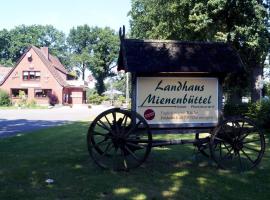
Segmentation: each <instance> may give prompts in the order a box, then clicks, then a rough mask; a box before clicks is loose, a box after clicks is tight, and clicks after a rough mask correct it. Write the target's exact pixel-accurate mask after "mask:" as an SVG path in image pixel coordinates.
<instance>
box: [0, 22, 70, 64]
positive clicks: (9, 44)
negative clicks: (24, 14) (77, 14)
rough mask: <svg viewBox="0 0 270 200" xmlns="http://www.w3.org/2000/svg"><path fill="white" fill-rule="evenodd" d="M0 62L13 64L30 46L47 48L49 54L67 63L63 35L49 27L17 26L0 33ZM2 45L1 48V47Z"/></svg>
mask: <svg viewBox="0 0 270 200" xmlns="http://www.w3.org/2000/svg"><path fill="white" fill-rule="evenodd" d="M0 44H1V45H0V46H1V47H0V61H1V62H2V63H3V64H14V63H15V62H16V61H17V60H18V59H19V58H20V57H21V55H22V54H23V53H24V51H25V50H26V49H27V48H28V47H29V46H30V45H35V46H37V47H42V46H47V47H49V49H50V53H52V54H54V55H57V57H59V58H60V60H61V61H62V62H63V61H64V63H67V62H66V61H67V55H66V44H65V35H64V33H63V32H61V31H59V30H57V29H55V28H54V27H53V26H51V25H46V26H42V25H31V26H25V25H21V26H17V27H15V28H14V29H11V30H10V31H7V30H5V29H3V30H1V31H0ZM2 45H3V46H2Z"/></svg>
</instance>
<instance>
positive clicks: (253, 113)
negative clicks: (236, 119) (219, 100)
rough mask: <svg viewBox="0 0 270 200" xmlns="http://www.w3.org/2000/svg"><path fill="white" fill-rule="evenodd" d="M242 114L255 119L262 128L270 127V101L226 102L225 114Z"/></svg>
mask: <svg viewBox="0 0 270 200" xmlns="http://www.w3.org/2000/svg"><path fill="white" fill-rule="evenodd" d="M233 115H242V116H247V117H249V118H251V119H253V120H254V121H255V122H256V123H257V125H259V126H260V127H262V128H267V129H269V128H270V101H269V100H262V101H260V102H257V103H242V104H226V105H225V106H224V116H225V117H228V116H233Z"/></svg>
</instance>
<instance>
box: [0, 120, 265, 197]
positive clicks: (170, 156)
mask: <svg viewBox="0 0 270 200" xmlns="http://www.w3.org/2000/svg"><path fill="white" fill-rule="evenodd" d="M88 126H89V123H86V122H78V123H74V124H69V125H65V126H60V127H54V128H49V129H44V130H41V131H36V132H33V133H29V134H26V135H21V136H15V137H12V138H4V139H0V199H1V200H9V199H10V200H14V199H19V200H21V199H37V200H42V199H59V200H62V199H63V200H66V199H75V200H76V199H89V200H93V199H104V200H109V199H121V200H124V199H134V200H139V199H150V200H157V199H188V200H190V199H191V200H192V199H198V200H199V199H200V200H201V199H213V200H219V199H224V200H225V199H226V200H228V199H237V200H239V199H241V200H243V199H252V200H253V199H256V200H258V199H262V200H266V199H269V198H270V158H269V150H270V149H269V145H267V146H266V147H267V149H266V152H265V156H264V158H263V161H262V163H261V164H260V166H259V167H258V168H257V169H255V170H253V171H249V172H245V173H235V172H230V171H225V170H219V169H217V168H216V166H215V165H214V164H213V162H211V161H210V160H208V159H207V158H205V157H203V156H202V155H200V154H196V151H194V147H193V146H192V145H177V146H168V147H164V148H154V149H153V150H152V152H151V154H150V156H149V157H148V159H147V161H146V163H145V164H144V165H143V166H141V167H139V168H137V169H135V170H132V171H130V172H114V171H109V170H102V169H100V168H98V167H97V166H96V165H95V164H94V163H93V161H92V160H91V158H90V157H89V155H88V151H87V146H86V134H87V129H88ZM162 137H167V136H162ZM171 137H176V136H174V135H173V136H171ZM268 140H269V137H268V136H267V143H268ZM46 179H53V180H54V182H53V183H51V184H48V183H46V182H45V181H46Z"/></svg>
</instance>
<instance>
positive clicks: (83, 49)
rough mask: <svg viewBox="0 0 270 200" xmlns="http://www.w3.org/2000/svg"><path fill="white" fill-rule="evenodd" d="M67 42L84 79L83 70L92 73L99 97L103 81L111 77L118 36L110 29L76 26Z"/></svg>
mask: <svg viewBox="0 0 270 200" xmlns="http://www.w3.org/2000/svg"><path fill="white" fill-rule="evenodd" d="M67 42H68V44H69V46H70V49H71V51H72V61H73V63H74V64H75V66H77V68H79V69H80V71H81V72H82V75H83V79H84V72H85V69H86V68H88V69H90V70H91V71H92V73H93V76H94V77H95V79H96V80H97V83H96V89H97V92H98V94H99V95H101V94H102V93H103V92H104V91H105V85H104V79H105V78H106V77H108V76H112V75H113V73H112V72H111V68H112V67H113V63H115V62H116V59H117V53H118V46H119V41H118V36H117V34H116V33H115V31H113V30H112V29H110V28H108V27H106V28H99V27H89V26H88V25H84V26H78V27H76V28H73V29H71V31H70V33H69V36H68V38H67Z"/></svg>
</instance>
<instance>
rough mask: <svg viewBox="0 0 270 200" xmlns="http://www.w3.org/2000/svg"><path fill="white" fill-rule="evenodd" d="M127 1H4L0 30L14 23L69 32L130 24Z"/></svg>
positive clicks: (0, 17)
mask: <svg viewBox="0 0 270 200" xmlns="http://www.w3.org/2000/svg"><path fill="white" fill-rule="evenodd" d="M130 8H131V4H130V0H5V1H1V12H0V29H3V28H6V29H8V30H10V29H12V28H14V27H15V26H17V25H21V24H25V25H32V24H41V25H46V24H51V25H53V26H54V27H55V28H57V29H59V30H61V31H63V32H65V33H66V34H68V32H69V30H70V28H72V27H75V26H77V25H83V24H88V25H89V26H100V27H105V26H109V27H111V28H113V29H115V30H117V31H118V29H119V27H120V26H122V25H126V27H127V28H128V27H129V17H127V13H128V12H129V10H130Z"/></svg>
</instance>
